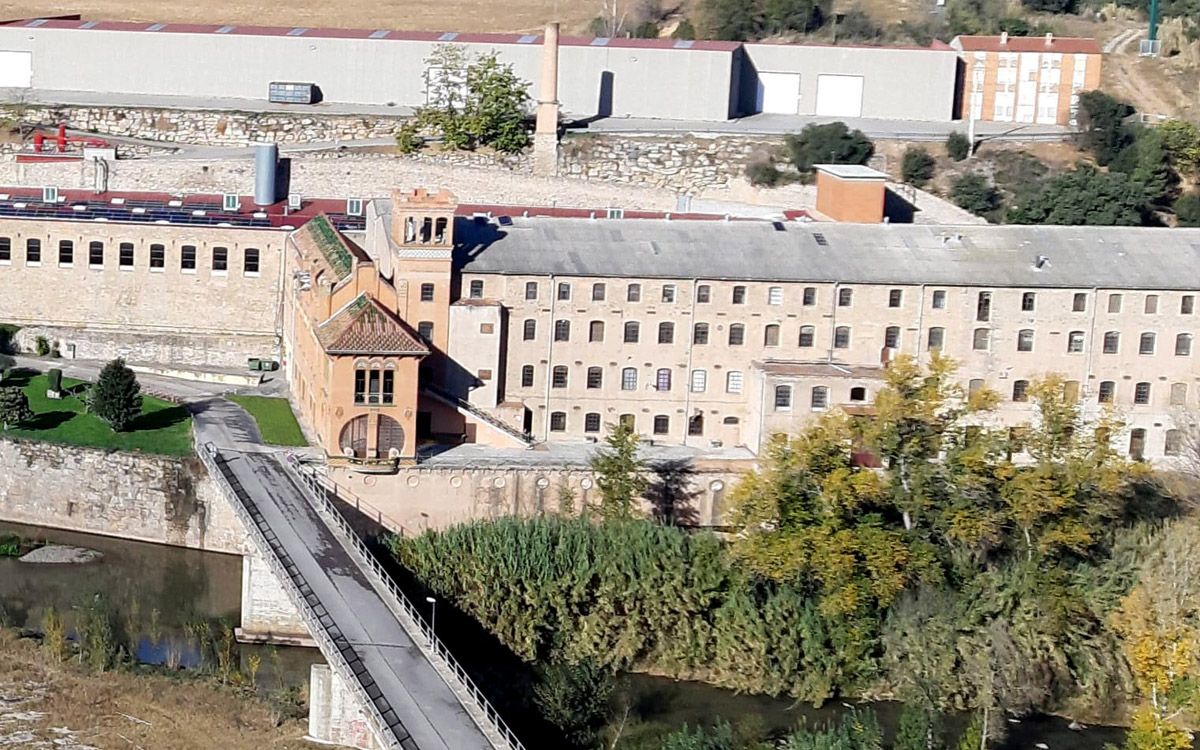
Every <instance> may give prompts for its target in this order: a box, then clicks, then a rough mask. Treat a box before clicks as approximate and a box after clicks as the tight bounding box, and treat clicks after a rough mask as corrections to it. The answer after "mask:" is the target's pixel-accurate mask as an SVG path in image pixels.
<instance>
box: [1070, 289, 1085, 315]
mask: <svg viewBox="0 0 1200 750" xmlns="http://www.w3.org/2000/svg"><path fill="white" fill-rule="evenodd" d="M1071 312H1087V294H1085V293H1083V292H1076V293H1075V296H1074V297H1073V298H1072V299H1071Z"/></svg>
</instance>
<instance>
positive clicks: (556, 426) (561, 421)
mask: <svg viewBox="0 0 1200 750" xmlns="http://www.w3.org/2000/svg"><path fill="white" fill-rule="evenodd" d="M550 431H551V432H566V431H567V413H566V412H565V411H552V412H550Z"/></svg>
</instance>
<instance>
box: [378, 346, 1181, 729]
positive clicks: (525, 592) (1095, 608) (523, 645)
mask: <svg viewBox="0 0 1200 750" xmlns="http://www.w3.org/2000/svg"><path fill="white" fill-rule="evenodd" d="M953 372H954V365H953V363H952V362H949V361H948V360H946V359H943V358H938V357H935V358H934V359H933V361H932V363H931V364H930V365H929V366H928V367H921V366H918V365H917V364H916V363H914V362H913V361H912V360H910V359H908V358H904V357H902V358H900V359H898V360H896V361H895V362H893V363H892V364H891V365H890V367H889V368H888V371H887V376H886V377H887V386H886V387H885V388H884V389H882V390H881V391H880V393H879V395H878V397H877V399H876V403H875V407H876V414H875V416H874V418H873V419H871V420H869V421H862V420H860V419H857V418H851V417H847V416H845V415H841V414H836V413H835V414H830V415H826V416H825V417H824V418H822V419H821V420H820V421H819V422H817V423H816V424H815V425H814V426H813V427H812V428H810V429H808V430H807V431H805V432H804V433H803V434H801V435H800V436H798V437H796V438H791V439H787V438H783V437H779V438H776V439H775V440H773V441H772V442H771V444H770V445H769V446H768V447H767V448H766V450H765V451H764V454H763V456H762V457H761V459H760V467H761V468H760V469H759V470H758V471H757V472H754V473H751V474H748V475H747V476H746V477H745V478H744V479H743V481H742V482H741V483H740V484H739V485H738V486H737V487H736V488H735V489H734V490H733V492H732V493H731V498H730V499H731V503H732V509H731V511H730V513H729V514H728V516H727V521H728V523H729V524H730V525H731V527H732V530H733V534H732V535H731V537H730V538H731V540H732V541H731V542H730V543H725V542H722V541H721V540H719V539H718V538H716V537H715V536H713V535H711V534H709V533H705V532H700V533H685V532H683V531H681V530H678V529H675V528H672V527H668V526H662V525H657V524H654V523H651V522H649V521H645V520H636V519H622V520H618V521H608V522H601V523H591V522H589V521H587V520H581V519H573V518H560V517H548V518H534V519H511V518H510V519H503V520H498V521H480V522H475V523H471V524H467V525H464V526H459V527H454V528H450V529H447V530H445V531H442V532H439V533H430V534H426V535H423V536H421V537H417V538H409V539H394V540H392V541H391V546H392V550H393V552H394V554H395V555H396V557H397V558H398V560H399V561H400V563H401V564H402V565H403V566H404V567H406V568H407V569H408V570H410V571H412V573H413V574H414V575H415V576H416V577H417V579H418V580H420V581H421V582H422V583H424V584H425V585H426V586H428V587H429V588H430V589H432V590H433V591H434V592H436V593H438V594H440V595H441V596H443V597H445V598H447V599H449V600H451V601H453V602H455V604H456V605H457V606H458V607H459V608H461V609H462V610H463V611H464V612H466V613H467V614H468V615H470V616H471V617H473V618H475V619H477V620H478V621H479V622H480V623H482V624H483V625H484V627H486V628H487V629H488V630H489V631H491V632H492V633H493V634H495V635H496V637H497V638H498V639H499V640H500V641H501V642H502V643H503V644H505V645H506V646H507V647H508V648H510V649H512V650H513V652H514V653H516V654H517V655H518V656H520V657H521V658H522V659H525V660H528V661H530V662H541V663H566V664H580V663H587V664H592V665H596V666H598V667H600V668H606V669H613V670H625V669H635V670H636V669H644V670H651V671H654V672H656V673H661V674H665V675H670V676H677V677H684V678H695V679H703V680H706V681H709V682H712V683H715V684H718V685H722V686H726V687H730V688H735V689H738V690H745V691H752V692H762V693H769V694H774V695H779V694H786V695H791V696H794V697H796V698H799V699H802V700H806V701H812V702H814V703H820V702H822V701H824V700H827V699H829V698H831V697H833V696H838V695H840V696H846V697H849V696H858V695H864V694H873V695H878V694H886V695H893V696H895V697H896V698H898V699H900V700H902V701H904V702H905V703H906V704H907V705H908V706H910V707H912V716H910V717H909V718H908V719H907V722H906V723H905V730H906V732H907V734H909V735H914V736H919V735H920V734H922V733H924V734H925V735H926V736H927V737H928V736H930V735H931V732H932V729H931V727H933V726H935V724H934V720H935V716H936V714H937V713H938V712H939V711H943V710H947V709H965V710H970V711H972V712H973V713H974V714H975V716H976V718H977V721H976V722H975V723H974V725H973V727H974V728H973V729H972V730H971V731H972V732H975V733H976V734H974V735H971V736H972V737H977V738H978V739H977V740H971V741H974V742H975V744H974V747H984V746H986V744H987V743H989V742H994V741H997V739H998V737H999V736H1000V735H1001V734H1002V733H1003V731H1004V726H1005V722H1004V720H1003V717H1004V716H1005V714H1006V713H1015V714H1018V715H1019V714H1023V713H1027V712H1035V711H1047V710H1053V709H1056V708H1062V707H1063V706H1066V705H1071V706H1074V707H1084V708H1085V709H1090V710H1096V711H1099V710H1103V709H1104V707H1106V706H1109V705H1112V704H1113V703H1119V702H1128V701H1137V700H1139V696H1143V695H1144V696H1158V697H1157V698H1156V699H1154V700H1151V701H1150V703H1149V705H1150V706H1151V708H1149V709H1146V711H1147V712H1148V718H1147V719H1146V721H1147V722H1148V723H1149V724H1150V725H1152V726H1153V727H1154V728H1155V731H1163V727H1164V726H1166V725H1167V724H1169V723H1170V722H1169V718H1170V717H1171V716H1174V715H1175V714H1174V713H1172V712H1175V711H1177V709H1178V707H1179V704H1178V702H1174V703H1170V702H1168V701H1166V700H1165V699H1164V698H1163V695H1164V691H1168V690H1169V689H1172V690H1173V689H1174V688H1175V687H1176V686H1177V685H1179V684H1184V682H1185V681H1186V680H1189V679H1191V678H1192V677H1193V676H1195V675H1198V674H1200V668H1198V667H1200V661H1198V656H1200V654H1197V653H1196V652H1195V650H1194V649H1192V648H1190V647H1188V648H1187V649H1184V656H1183V657H1180V658H1177V660H1176V662H1170V666H1171V667H1172V668H1171V669H1164V668H1162V667H1161V664H1162V663H1163V661H1164V659H1166V660H1167V661H1168V662H1169V659H1167V657H1166V656H1164V655H1168V656H1169V655H1172V654H1174V655H1176V656H1178V653H1179V646H1180V644H1181V643H1193V644H1194V643H1195V639H1194V638H1193V636H1194V635H1196V634H1200V604H1198V603H1197V602H1200V596H1196V597H1195V598H1190V597H1192V596H1193V593H1192V592H1193V590H1194V591H1196V592H1198V593H1200V576H1191V577H1190V578H1189V577H1188V576H1187V573H1186V571H1188V570H1191V569H1192V568H1190V567H1188V566H1189V565H1191V564H1195V565H1197V566H1200V550H1197V551H1187V552H1185V550H1184V547H1183V545H1184V539H1185V538H1186V535H1187V534H1191V533H1195V531H1196V521H1195V520H1194V519H1192V518H1190V517H1184V518H1181V519H1179V520H1175V521H1171V522H1170V523H1168V524H1166V525H1165V526H1164V521H1163V519H1164V518H1167V517H1169V516H1171V515H1173V514H1176V513H1177V512H1178V511H1177V509H1176V508H1175V507H1174V505H1173V503H1172V502H1171V501H1170V500H1169V498H1167V497H1166V496H1165V494H1164V493H1163V492H1162V491H1161V490H1160V489H1159V488H1158V486H1157V485H1156V484H1155V483H1154V482H1153V477H1152V475H1151V474H1150V472H1149V470H1148V469H1147V468H1146V467H1145V466H1143V465H1142V464H1138V463H1134V462H1130V461H1129V460H1127V459H1126V458H1124V457H1123V455H1121V454H1120V453H1118V452H1117V451H1116V450H1114V448H1113V447H1112V445H1111V442H1110V438H1111V436H1113V435H1118V434H1121V431H1122V429H1123V426H1122V425H1121V424H1120V423H1119V422H1118V421H1117V420H1116V419H1115V417H1114V416H1113V415H1111V414H1102V415H1100V416H1099V417H1097V418H1095V419H1093V420H1088V419H1085V418H1084V417H1083V415H1082V414H1081V411H1080V406H1079V404H1078V402H1077V401H1076V400H1075V399H1076V395H1075V393H1076V388H1075V387H1073V385H1072V384H1069V383H1067V382H1065V381H1064V380H1063V379H1062V378H1061V377H1058V376H1047V377H1046V378H1045V379H1044V380H1042V381H1039V382H1035V383H1032V384H1031V385H1029V387H1028V389H1027V391H1026V392H1027V394H1028V397H1029V399H1030V400H1031V401H1032V402H1033V403H1034V404H1035V406H1036V410H1035V411H1036V417H1035V418H1034V419H1033V420H1032V421H1031V422H1030V423H1029V424H1027V425H1025V426H1023V427H1020V428H1014V429H1001V428H997V427H991V426H989V425H990V424H992V423H993V422H992V421H991V420H990V419H989V414H990V412H991V411H992V409H994V408H995V405H996V403H997V400H998V397H997V395H996V394H994V393H992V392H990V391H987V390H981V391H977V392H975V393H972V394H967V393H965V392H964V391H963V390H962V389H961V388H960V386H958V385H957V381H956V379H955V378H954V376H953ZM852 448H856V449H857V450H860V451H861V450H867V451H870V452H871V453H873V454H874V455H875V456H876V457H877V458H878V460H879V462H880V463H881V464H882V468H881V469H879V470H874V469H870V468H865V467H862V466H859V465H858V464H856V463H855V461H854V460H853V459H852ZM1183 558H1186V559H1187V560H1188V561H1189V562H1188V563H1187V565H1184V566H1183V567H1180V566H1179V565H1175V566H1174V567H1172V565H1171V564H1170V563H1168V562H1167V561H1170V560H1174V561H1175V562H1176V563H1179V562H1180V561H1181V560H1182V559H1183ZM1146 560H1149V561H1151V562H1153V561H1155V560H1158V561H1161V564H1152V565H1145V564H1143V561H1146ZM1192 561H1194V563H1193V562H1192ZM1176 600H1178V601H1176ZM1172 602H1175V604H1174V605H1172V606H1167V605H1169V604H1171V603H1172ZM1181 633H1182V634H1188V636H1187V637H1188V638H1192V640H1190V641H1189V640H1186V639H1184V638H1182V637H1181V635H1180V634H1181ZM1171 648H1175V649H1176V650H1175V651H1172V650H1171ZM1172 695H1174V693H1172ZM1172 700H1175V699H1172ZM1168 729H1169V728H1168ZM684 739H687V738H683V739H680V740H679V741H680V742H683V741H684ZM687 741H688V742H693V744H691V745H688V744H682V745H679V746H680V747H721V745H712V744H711V743H710V744H709V745H705V744H695V743H696V742H698V740H695V739H694V738H691V739H687ZM706 741H707V740H706ZM787 746H788V747H793V746H794V747H810V745H805V744H800V745H787ZM843 746H845V745H838V744H825V745H811V747H843ZM846 747H854V746H853V745H851V746H846Z"/></svg>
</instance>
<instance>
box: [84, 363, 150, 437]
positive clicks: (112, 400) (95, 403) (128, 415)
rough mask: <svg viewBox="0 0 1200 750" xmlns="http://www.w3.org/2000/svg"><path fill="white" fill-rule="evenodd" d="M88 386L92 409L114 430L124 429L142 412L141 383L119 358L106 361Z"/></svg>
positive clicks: (120, 430)
mask: <svg viewBox="0 0 1200 750" xmlns="http://www.w3.org/2000/svg"><path fill="white" fill-rule="evenodd" d="M91 390H92V401H91V403H92V411H93V412H94V413H95V414H96V416H98V417H100V419H103V420H104V421H105V422H107V423H108V426H109V427H111V428H112V429H113V430H114V431H115V432H122V431H124V430H126V429H128V427H129V425H131V424H132V423H133V421H134V420H135V419H137V418H138V416H139V415H141V413H142V392H141V391H142V386H141V385H140V384H139V383H138V381H137V376H136V375H134V373H133V370H131V369H129V368H128V367H127V366H126V365H125V360H123V359H114V360H113V361H111V362H109V363H108V364H106V365H105V366H104V369H103V370H101V371H100V376H99V377H98V378H96V384H95V385H94V386H92V389H91Z"/></svg>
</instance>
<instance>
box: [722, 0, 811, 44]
mask: <svg viewBox="0 0 1200 750" xmlns="http://www.w3.org/2000/svg"><path fill="white" fill-rule="evenodd" d="M829 9H830V2H829V0H702V2H701V6H700V10H701V15H702V18H703V22H704V27H705V30H706V32H707V33H706V35H705V36H706V37H707V38H710V39H728V40H732V41H753V40H756V39H763V38H766V37H769V36H774V35H776V34H787V33H795V32H801V33H803V32H809V31H815V30H816V29H819V28H820V27H821V26H822V25H823V24H824V23H825V21H826V19H827V18H828V16H829Z"/></svg>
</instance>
